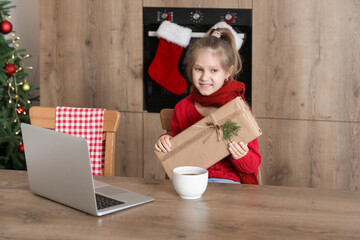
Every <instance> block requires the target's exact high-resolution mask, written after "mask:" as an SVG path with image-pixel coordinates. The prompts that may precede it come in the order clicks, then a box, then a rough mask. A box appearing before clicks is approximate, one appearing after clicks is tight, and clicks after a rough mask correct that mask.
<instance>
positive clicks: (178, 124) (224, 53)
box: [155, 28, 261, 184]
mask: <svg viewBox="0 0 360 240" xmlns="http://www.w3.org/2000/svg"><path fill="white" fill-rule="evenodd" d="M184 63H185V65H186V72H187V74H188V76H189V78H190V80H191V81H192V82H193V85H194V87H193V89H192V92H191V94H190V96H188V97H186V98H184V99H183V100H181V101H180V102H179V103H177V104H176V106H175V108H174V114H173V118H172V121H171V128H172V136H170V135H168V134H164V135H162V136H160V138H159V139H158V141H157V142H156V144H155V150H156V151H159V152H160V151H162V152H168V151H170V149H171V143H170V139H171V138H172V137H174V136H176V135H177V134H179V133H180V132H181V131H184V130H185V129H186V128H188V127H190V126H191V125H193V124H194V123H196V122H197V121H199V120H201V119H202V118H204V117H205V116H207V115H209V114H212V113H213V112H214V111H216V109H218V108H219V107H221V106H223V105H224V104H225V103H227V102H229V101H231V100H232V99H234V98H235V97H237V96H241V97H242V98H243V99H244V93H245V86H244V84H243V83H241V82H238V81H236V80H234V76H235V75H236V74H237V73H239V72H240V70H241V67H242V63H241V60H240V56H239V53H238V51H237V47H236V42H235V38H234V35H233V32H232V31H230V30H229V28H217V29H212V30H211V31H210V33H209V35H208V36H206V37H203V38H200V39H198V40H197V41H195V42H194V43H193V44H191V45H190V46H189V48H188V51H187V53H186V55H185V59H184ZM228 149H229V152H230V153H231V154H230V155H229V156H227V157H225V158H224V159H222V160H221V161H219V162H217V163H216V164H214V165H213V166H211V167H210V168H208V172H209V182H224V183H245V184H259V183H258V179H257V174H258V172H259V170H258V169H259V165H260V163H261V156H260V154H259V149H258V140H257V139H255V140H253V141H252V142H250V143H248V144H247V145H246V144H244V143H243V142H232V143H230V144H229V148H228Z"/></svg>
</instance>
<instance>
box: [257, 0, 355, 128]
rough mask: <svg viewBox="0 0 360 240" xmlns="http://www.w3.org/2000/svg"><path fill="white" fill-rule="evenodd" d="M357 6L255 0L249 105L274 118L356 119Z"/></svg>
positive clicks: (320, 0)
mask: <svg viewBox="0 0 360 240" xmlns="http://www.w3.org/2000/svg"><path fill="white" fill-rule="evenodd" d="M359 11H360V4H359V3H358V2H357V1H352V0H346V1H337V0H302V1H295V0H271V1H268V0H254V1H253V41H254V44H253V85H252V89H253V99H254V100H253V109H254V111H255V112H256V114H257V116H261V117H272V118H292V119H316V120H335V121H355V122H356V121H357V122H359V121H360V114H359V112H360V90H359V89H360V84H359V79H360V71H359V66H360V24H359V22H360V14H359Z"/></svg>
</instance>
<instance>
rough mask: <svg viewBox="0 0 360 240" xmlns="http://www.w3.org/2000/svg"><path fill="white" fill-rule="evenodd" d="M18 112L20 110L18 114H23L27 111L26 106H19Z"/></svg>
mask: <svg viewBox="0 0 360 240" xmlns="http://www.w3.org/2000/svg"><path fill="white" fill-rule="evenodd" d="M17 112H18V114H23V113H24V112H25V108H24V107H22V106H20V107H18V108H17Z"/></svg>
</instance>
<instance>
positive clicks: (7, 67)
mask: <svg viewBox="0 0 360 240" xmlns="http://www.w3.org/2000/svg"><path fill="white" fill-rule="evenodd" d="M5 71H6V74H7V75H8V76H12V75H13V74H14V73H15V72H16V67H15V65H14V64H12V63H7V64H6V65H5Z"/></svg>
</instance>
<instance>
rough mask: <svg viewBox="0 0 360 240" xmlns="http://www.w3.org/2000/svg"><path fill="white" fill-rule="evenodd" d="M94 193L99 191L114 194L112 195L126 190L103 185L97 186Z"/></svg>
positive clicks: (107, 194)
mask: <svg viewBox="0 0 360 240" xmlns="http://www.w3.org/2000/svg"><path fill="white" fill-rule="evenodd" d="M95 192H96V193H100V194H104V195H106V196H114V195H119V194H122V193H126V192H127V191H124V190H122V189H120V188H117V187H112V186H104V187H98V188H96V189H95Z"/></svg>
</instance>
